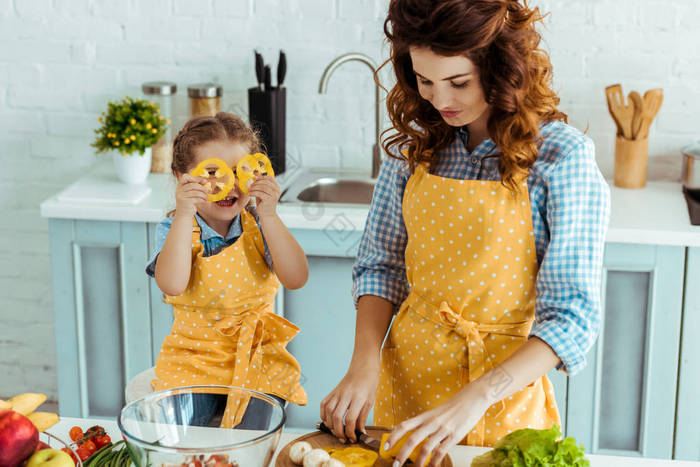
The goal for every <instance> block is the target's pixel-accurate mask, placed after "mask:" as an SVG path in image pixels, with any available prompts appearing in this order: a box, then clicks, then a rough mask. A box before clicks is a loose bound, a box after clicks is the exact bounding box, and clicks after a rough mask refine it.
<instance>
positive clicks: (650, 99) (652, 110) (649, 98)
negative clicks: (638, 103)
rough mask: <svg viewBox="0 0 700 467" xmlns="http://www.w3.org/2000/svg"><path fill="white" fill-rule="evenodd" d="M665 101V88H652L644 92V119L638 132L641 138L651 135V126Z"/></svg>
mask: <svg viewBox="0 0 700 467" xmlns="http://www.w3.org/2000/svg"><path fill="white" fill-rule="evenodd" d="M663 101H664V90H663V89H661V88H656V89H650V90H648V91H647V92H645V93H644V110H643V112H642V121H641V125H640V127H639V132H638V135H639V138H641V139H644V138H647V137H648V136H649V128H650V127H651V123H652V122H653V121H654V118H655V117H656V114H658V113H659V109H661V104H662V103H663Z"/></svg>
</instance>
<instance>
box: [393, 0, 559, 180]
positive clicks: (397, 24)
mask: <svg viewBox="0 0 700 467" xmlns="http://www.w3.org/2000/svg"><path fill="white" fill-rule="evenodd" d="M543 18H544V16H543V15H542V14H540V12H539V9H538V8H534V9H530V8H529V7H528V6H527V2H526V0H523V3H522V4H521V3H520V2H519V1H518V0H391V3H390V4H389V13H388V15H387V17H386V20H385V21H384V33H385V34H386V37H387V39H388V41H389V44H390V47H391V57H390V59H389V60H387V61H386V62H385V63H384V64H383V65H382V66H385V65H386V64H388V63H389V62H391V63H392V64H393V67H394V72H395V74H396V80H397V81H396V85H394V87H393V88H392V89H391V90H390V91H389V94H388V96H387V99H386V105H387V110H388V114H389V118H390V119H391V122H392V124H393V128H390V129H388V130H386V131H385V133H386V132H390V131H391V130H395V132H393V133H391V134H389V135H388V136H387V137H386V138H385V139H384V141H383V147H384V149H385V150H386V152H387V154H389V155H391V156H392V157H399V156H396V155H394V153H393V152H392V151H391V149H392V148H393V147H397V148H398V149H408V152H407V154H408V157H407V159H408V161H409V163H410V165H411V167H412V168H413V167H415V165H416V164H418V163H422V162H427V163H428V164H429V165H432V163H434V162H435V161H436V157H437V156H436V154H437V152H438V151H439V150H440V149H443V148H445V147H446V146H447V145H449V144H450V143H451V142H452V140H453V139H454V131H455V129H454V127H451V126H450V125H448V124H447V123H446V122H445V121H444V120H443V118H442V117H441V116H440V113H439V112H438V111H437V110H436V109H435V108H434V107H433V106H432V104H430V102H428V101H427V100H425V99H423V98H422V97H421V96H420V94H419V92H418V86H417V82H416V75H415V74H414V72H413V65H412V62H411V56H410V55H409V48H410V47H412V46H413V47H425V48H428V49H430V50H431V51H432V52H433V53H436V54H438V55H443V56H456V55H462V56H466V57H467V58H469V59H470V60H471V61H472V62H473V63H474V65H476V67H477V69H478V70H479V74H480V82H481V85H482V88H483V90H484V96H485V99H486V102H487V104H488V105H489V106H490V109H491V113H490V116H489V119H488V124H487V125H488V132H489V135H490V137H491V139H492V140H493V141H494V143H495V144H496V145H497V146H498V149H499V151H500V154H499V156H500V161H499V172H500V174H501V179H502V181H503V184H504V185H505V186H507V187H509V188H510V189H511V190H515V189H516V188H515V187H516V183H517V180H516V179H517V178H519V175H520V174H522V173H525V172H526V171H527V169H528V168H529V167H531V166H532V164H533V163H534V162H535V160H536V159H537V153H538V145H539V143H540V140H541V135H540V131H539V125H540V123H542V122H547V121H554V120H561V121H564V122H566V121H567V116H566V114H564V113H562V112H560V111H559V109H558V108H557V106H558V105H559V97H558V96H557V94H556V93H555V92H554V91H553V90H552V88H551V82H552V64H551V62H550V59H549V55H548V54H547V53H546V52H545V51H544V50H542V49H540V48H538V45H539V43H540V40H541V37H540V34H539V33H538V32H537V31H536V29H535V23H537V22H539V21H541V20H542V19H543Z"/></svg>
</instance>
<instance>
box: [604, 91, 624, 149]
mask: <svg viewBox="0 0 700 467" xmlns="http://www.w3.org/2000/svg"><path fill="white" fill-rule="evenodd" d="M618 93H619V94H622V86H620V85H619V84H613V85H612V86H608V87H607V88H605V100H606V102H607V103H608V111H609V112H610V116H611V117H612V119H613V121H614V122H615V126H617V134H618V135H620V136H622V123H621V122H620V118H619V117H618V114H617V105H616V104H615V103H616V102H617V95H618Z"/></svg>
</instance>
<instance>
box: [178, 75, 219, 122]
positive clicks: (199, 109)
mask: <svg viewBox="0 0 700 467" xmlns="http://www.w3.org/2000/svg"><path fill="white" fill-rule="evenodd" d="M223 91H224V90H223V87H222V86H221V85H220V84H216V83H198V84H192V85H190V86H188V87H187V95H188V96H189V98H190V116H191V117H198V116H200V115H210V116H212V117H213V116H214V115H216V113H217V112H218V111H219V109H220V108H221V96H222V95H223V93H224V92H223Z"/></svg>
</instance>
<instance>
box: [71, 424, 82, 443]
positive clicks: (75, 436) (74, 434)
mask: <svg viewBox="0 0 700 467" xmlns="http://www.w3.org/2000/svg"><path fill="white" fill-rule="evenodd" d="M68 436H70V439H71V440H73V441H75V442H76V443H77V442H78V440H79V439H80V438H82V437H83V436H85V434H84V433H83V429H82V428H80V427H79V426H74V427H73V428H71V429H70V431H69V432H68Z"/></svg>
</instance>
